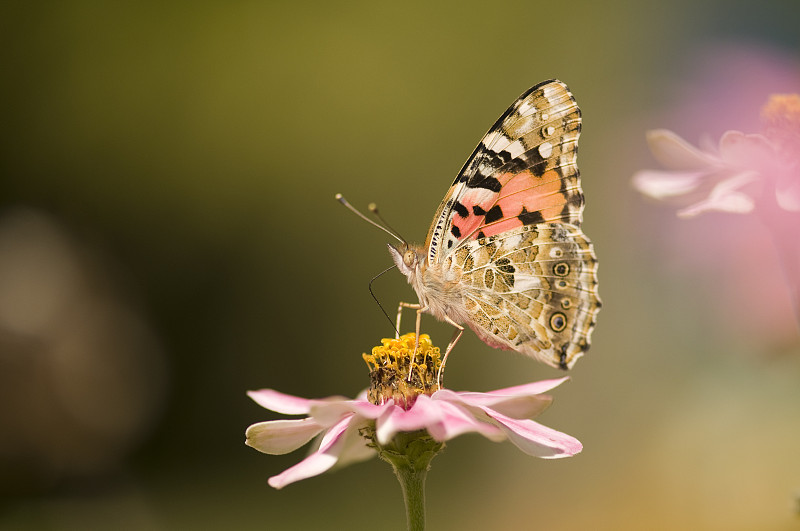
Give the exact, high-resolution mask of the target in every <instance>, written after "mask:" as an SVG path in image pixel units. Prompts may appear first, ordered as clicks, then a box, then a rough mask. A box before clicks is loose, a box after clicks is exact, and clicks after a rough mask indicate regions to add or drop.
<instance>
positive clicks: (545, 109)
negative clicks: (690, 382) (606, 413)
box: [340, 80, 601, 377]
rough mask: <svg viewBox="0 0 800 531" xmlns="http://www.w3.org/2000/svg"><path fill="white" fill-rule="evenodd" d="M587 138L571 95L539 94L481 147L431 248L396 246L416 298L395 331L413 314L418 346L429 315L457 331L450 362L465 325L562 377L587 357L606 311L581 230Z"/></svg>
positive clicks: (441, 214)
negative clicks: (580, 154)
mask: <svg viewBox="0 0 800 531" xmlns="http://www.w3.org/2000/svg"><path fill="white" fill-rule="evenodd" d="M580 130H581V112H580V109H579V108H578V105H577V103H576V102H575V99H574V97H573V96H572V94H571V93H570V91H569V89H568V88H567V86H566V85H565V84H564V83H562V82H560V81H558V80H549V81H544V82H542V83H539V84H537V85H535V86H534V87H532V88H531V89H529V90H528V91H526V92H525V93H524V94H522V95H521V96H520V97H519V98H518V99H517V100H516V101H515V102H514V103H513V104H512V105H511V106H510V107H509V108H508V109H507V110H506V112H504V113H503V115H502V116H500V118H499V119H498V120H497V122H495V124H494V125H493V126H492V127H491V129H489V132H488V133H486V135H485V136H484V137H483V139H482V140H481V142H480V144H478V147H477V148H475V151H473V153H472V155H471V156H470V157H469V159H468V160H467V162H466V163H465V164H464V167H463V168H462V169H461V171H460V172H459V173H458V176H457V177H456V178H455V180H454V181H453V184H452V185H451V186H450V189H449V190H448V191H447V194H446V195H445V197H444V199H443V200H442V202H441V204H440V206H439V209H438V210H437V211H436V215H435V216H434V218H433V222H432V224H431V227H430V230H429V231H428V236H427V238H426V240H425V244H424V245H411V244H408V243H406V242H405V241H404V240H402V238H399V237H398V239H399V240H400V241H401V242H402V243H401V244H400V245H392V244H389V252H390V254H391V255H392V259H393V261H394V263H395V265H396V266H397V268H398V269H399V270H400V271H401V272H402V273H403V274H404V275H405V276H406V277H407V278H408V282H409V284H411V286H412V287H413V288H414V291H416V293H417V296H418V298H419V303H418V304H409V303H401V308H399V309H398V320H399V314H400V312H401V310H402V307H408V308H414V309H416V310H417V336H419V326H420V325H419V322H420V316H421V314H422V313H429V314H431V315H433V316H434V317H436V318H438V319H439V320H441V321H445V322H447V323H450V324H451V325H453V326H454V327H455V328H456V330H455V333H454V335H453V338H452V339H451V341H450V343H449V344H448V347H447V351H446V352H445V357H444V361H445V362H446V360H447V355H448V354H449V353H450V351H451V350H452V348H453V347H454V346H455V344H456V342H457V341H458V339H459V338H460V337H461V334H462V333H463V330H464V327H463V326H462V325H464V324H466V325H467V326H469V328H471V329H472V330H473V331H474V332H475V333H476V334H477V335H478V337H479V338H480V339H481V340H483V341H484V342H485V343H486V344H488V345H490V346H492V347H495V348H499V349H504V350H514V351H517V352H520V353H522V354H525V355H527V356H530V357H532V358H534V359H537V360H539V361H541V362H544V363H546V364H548V365H551V366H553V367H558V368H561V369H565V370H566V369H569V368H571V367H572V366H573V365H574V364H575V361H576V360H577V359H578V358H580V357H581V356H582V355H583V353H584V352H585V351H586V350H587V349H588V348H589V344H590V336H591V333H592V330H593V329H594V326H595V322H596V317H597V313H598V311H599V309H600V306H601V302H600V299H599V297H598V294H597V258H596V257H595V253H594V249H593V246H592V243H591V242H590V241H589V239H588V238H587V237H586V236H585V235H584V234H583V231H582V230H581V222H582V218H583V207H584V197H583V191H582V190H581V186H580V174H579V171H578V166H577V164H576V157H577V149H578V136H579V135H580ZM340 200H341V199H340ZM395 237H397V236H395ZM440 377H441V375H440Z"/></svg>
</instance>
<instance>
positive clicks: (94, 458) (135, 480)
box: [0, 0, 800, 530]
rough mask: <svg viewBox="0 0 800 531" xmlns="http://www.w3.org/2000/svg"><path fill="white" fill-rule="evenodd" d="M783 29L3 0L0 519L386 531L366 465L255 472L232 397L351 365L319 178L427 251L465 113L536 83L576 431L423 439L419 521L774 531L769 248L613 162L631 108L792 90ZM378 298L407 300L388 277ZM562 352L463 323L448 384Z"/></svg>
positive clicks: (776, 12)
mask: <svg viewBox="0 0 800 531" xmlns="http://www.w3.org/2000/svg"><path fill="white" fill-rule="evenodd" d="M798 27H800V4H798V3H797V2H796V1H795V0H786V1H778V0H772V1H762V2H738V1H723V0H717V1H705V2H697V1H695V0H676V1H672V2H649V1H648V2H642V1H638V0H631V1H610V2H593V1H574V2H538V1H527V2H512V1H500V2H490V3H486V2H473V1H467V2H401V3H380V2H371V1H369V2H342V3H338V2H283V1H279V2H192V3H189V2H186V3H180V2H176V3H163V2H145V3H139V2H136V3H134V2H131V3H119V2H113V3H112V2H80V1H71V2H3V3H2V5H0V66H1V67H2V76H0V101H1V102H2V103H0V113H1V114H0V116H2V127H1V128H0V131H1V133H0V135H2V138H1V139H0V528H2V529H23V530H24V529H53V530H62V529H91V528H97V529H112V528H114V529H155V530H160V529H375V528H380V529H403V528H404V525H405V522H404V511H403V506H402V500H401V497H400V491H399V488H398V485H397V483H396V480H395V479H394V477H393V475H392V474H391V472H390V470H389V468H388V466H387V465H385V464H384V463H381V462H379V461H377V460H374V461H371V462H367V463H364V464H360V465H357V466H353V467H351V468H347V469H343V470H340V471H338V472H336V473H332V474H327V475H324V476H321V477H318V478H315V479H311V480H308V481H304V482H301V483H298V484H295V485H291V486H289V487H287V488H286V489H285V490H282V491H275V490H273V489H271V488H270V487H269V486H268V485H267V482H266V480H267V478H268V477H269V476H271V475H274V474H276V473H278V472H280V471H282V470H283V469H285V468H287V467H288V466H290V465H292V464H294V463H295V462H297V461H298V460H299V459H300V458H301V457H302V451H300V452H297V453H295V454H291V455H288V456H279V457H272V456H264V455H262V454H259V453H258V452H256V451H254V450H252V449H251V448H248V447H246V446H245V445H244V444H243V441H244V430H245V428H246V427H247V425H249V424H250V423H253V422H257V421H261V420H267V419H271V418H276V416H275V415H273V414H271V413H270V412H267V411H265V410H263V409H261V408H259V407H258V406H257V405H255V404H254V403H252V402H251V401H250V400H249V399H248V398H247V397H246V396H245V391H247V390H249V389H258V388H263V387H271V388H276V389H279V390H282V391H285V392H288V393H292V394H297V395H300V396H308V397H321V396H327V395H332V394H344V395H349V396H353V395H355V394H356V393H357V392H358V391H359V390H361V389H362V388H364V387H365V386H366V385H367V370H366V367H365V365H364V362H363V361H362V360H361V353H362V352H365V351H368V350H369V349H370V348H371V347H372V346H373V345H375V344H378V342H379V340H380V338H381V337H383V336H387V335H389V334H391V328H390V327H389V325H388V323H387V322H386V320H385V318H384V316H383V315H382V314H381V312H380V310H379V309H378V307H377V306H376V305H375V304H374V302H373V301H372V299H371V298H370V296H369V293H368V291H367V284H368V282H369V280H370V278H372V277H373V276H374V275H375V274H376V273H378V272H379V271H381V270H383V269H384V268H385V267H387V266H388V265H390V259H389V256H388V254H387V253H386V250H385V243H386V241H387V237H386V236H385V235H384V234H382V233H380V232H379V231H377V230H375V229H374V228H372V227H369V226H368V225H366V224H365V223H363V222H361V221H359V220H358V219H356V218H355V217H354V216H353V215H351V214H350V213H348V212H347V211H345V210H344V209H343V208H342V207H341V206H340V205H339V204H337V203H336V202H335V201H334V200H333V196H334V194H335V193H336V192H342V193H344V194H345V196H347V197H348V199H350V201H351V202H352V203H354V204H355V205H357V206H359V207H362V208H363V207H364V206H365V205H366V204H367V203H369V202H371V201H375V202H377V203H378V204H379V205H380V206H381V209H382V212H383V213H384V215H385V217H386V218H388V219H389V220H390V222H391V223H392V224H393V225H394V226H395V227H396V228H397V229H398V230H399V231H400V232H401V233H402V234H403V235H405V236H406V238H408V239H410V240H417V241H420V240H423V239H424V237H425V233H426V231H427V229H428V225H429V223H430V220H431V217H432V214H433V212H434V211H435V209H436V207H437V206H438V202H439V201H440V199H441V197H442V196H443V194H444V192H445V190H446V189H447V186H448V185H449V183H450V182H451V180H452V178H453V176H454V175H455V173H456V172H457V171H458V169H459V168H460V167H461V165H462V163H463V162H464V160H465V158H466V157H467V155H469V153H471V152H472V150H473V148H474V146H475V145H476V143H477V142H478V140H479V139H480V137H481V135H482V134H483V133H484V132H485V131H486V129H487V128H488V126H489V125H491V124H492V123H493V122H494V120H495V119H496V118H497V116H499V115H500V113H502V112H503V110H504V109H505V108H506V107H507V106H508V105H509V104H510V103H511V102H512V101H513V100H514V98H516V97H517V95H519V94H520V93H521V92H523V91H524V90H526V89H527V88H528V87H530V86H531V85H533V84H535V83H537V82H539V81H541V80H544V79H548V78H551V77H558V78H560V79H562V80H563V81H565V82H566V83H567V84H568V85H569V86H570V88H571V89H572V91H573V93H574V94H575V96H576V98H577V100H578V103H579V104H580V106H581V107H582V110H583V116H584V128H583V135H582V137H581V147H580V157H579V163H580V167H581V171H582V175H583V182H584V190H585V193H586V197H587V207H586V213H585V223H584V228H585V231H586V233H587V234H588V235H589V236H590V237H591V238H592V239H593V240H594V242H595V245H596V250H597V254H598V255H599V258H600V270H599V275H600V281H601V283H600V292H601V296H602V297H603V300H604V303H605V306H604V309H603V310H602V312H601V314H600V316H599V323H598V327H597V329H596V332H595V334H594V338H593V339H594V341H593V343H594V345H593V348H592V350H591V351H590V353H589V354H588V355H587V356H586V357H585V359H583V360H581V362H579V363H578V365H577V366H576V368H575V370H574V371H573V374H572V381H571V382H569V383H568V384H565V385H563V386H562V387H560V388H559V389H557V390H555V391H554V393H553V394H554V395H555V403H554V405H553V407H552V408H551V409H550V410H549V411H548V412H546V413H545V414H544V415H543V416H542V417H541V418H540V420H541V422H543V423H544V424H546V425H548V426H551V427H554V428H556V429H559V430H561V431H564V432H566V433H569V434H571V435H574V436H576V437H578V438H579V439H580V440H581V441H582V442H583V443H584V446H585V449H584V451H583V453H582V454H580V455H578V456H577V457H574V458H571V459H567V460H559V461H543V460H536V459H533V458H530V457H527V456H525V455H523V454H522V453H520V452H518V451H517V450H516V449H515V448H514V447H513V446H511V445H510V444H507V443H506V444H492V443H490V442H488V441H486V440H484V439H482V438H480V437H478V436H473V437H462V438H460V439H457V440H455V441H453V442H452V443H450V444H449V445H448V449H447V451H446V452H445V453H444V454H443V455H441V456H439V457H437V458H436V460H435V461H434V466H433V470H432V472H431V473H430V475H429V480H428V520H429V526H430V529H442V530H444V529H553V530H573V529H603V530H605V529H607V530H612V529H613V530H623V529H631V530H638V529H654V530H660V529H664V530H667V529H711V530H716V529H719V530H723V529H724V530H755V529H758V530H763V529H770V530H772V529H777V530H783V529H787V530H788V529H797V528H798V527H799V526H800V516H798V505H800V502H799V501H798V496H799V495H800V454H798V448H800V421H799V420H798V418H799V417H798V412H800V385H799V384H800V366H799V364H800V347H798V331H797V327H796V324H795V321H794V318H793V316H792V313H791V304H790V301H789V299H788V295H787V293H786V288H785V284H784V283H783V280H782V278H781V270H780V267H779V265H778V263H777V257H776V254H775V251H774V248H773V246H772V242H771V241H770V239H769V236H768V235H767V234H766V232H765V230H764V229H763V227H761V226H760V225H759V224H758V223H757V221H756V220H754V219H752V218H748V217H745V216H739V217H737V216H730V215H727V216H726V215H722V214H720V215H707V216H703V217H701V218H698V219H695V220H691V221H683V220H678V219H676V218H675V216H674V209H673V208H671V207H668V206H664V205H659V204H655V203H652V202H649V201H647V200H645V199H644V198H642V197H640V196H639V195H637V193H636V192H634V191H633V190H632V188H631V185H630V179H631V176H632V175H633V173H635V172H636V171H637V170H639V169H641V168H644V167H656V166H657V165H656V163H655V161H654V159H653V158H652V157H651V155H650V154H649V152H648V149H647V146H646V143H645V137H644V132H645V131H646V130H647V129H649V128H655V127H668V128H671V129H673V130H675V131H676V132H678V133H679V134H681V135H682V136H684V137H685V138H687V139H689V140H691V141H696V140H698V139H699V138H700V137H701V136H702V135H705V134H707V135H709V136H710V138H718V136H719V135H720V134H721V133H722V132H723V131H724V130H726V129H741V130H745V131H757V129H758V125H757V123H758V110H759V107H760V106H761V105H762V104H763V103H764V102H765V101H766V98H767V95H769V94H770V93H772V92H800V62H799V61H798V60H799V59H800V54H799V53H798V52H800V31H798ZM375 290H376V293H377V294H378V296H379V298H380V299H381V301H382V302H383V304H384V305H385V306H386V307H387V308H389V309H390V311H392V309H393V308H395V304H396V302H397V301H398V300H414V295H413V293H412V291H411V290H410V288H409V287H408V286H407V285H406V284H405V280H404V279H403V278H402V277H401V275H399V274H397V273H396V272H393V273H392V274H390V275H386V276H385V277H382V278H381V279H380V280H378V281H376V283H375ZM407 322H410V319H409V320H408V321H407ZM423 330H424V331H426V332H428V333H430V334H431V335H432V337H433V339H434V341H435V342H437V343H438V344H440V345H444V344H446V342H447V340H448V339H449V337H450V333H451V332H450V329H449V327H447V326H446V325H442V324H439V323H436V322H434V320H433V319H432V318H427V319H426V320H424V321H423ZM559 374H560V373H559V372H558V371H556V370H553V369H550V368H547V367H544V366H541V365H538V364H535V363H533V362H531V361H529V360H527V359H523V358H522V357H521V356H518V355H514V354H512V353H507V352H498V351H494V350H492V349H491V348H489V347H487V346H485V345H483V344H482V343H481V342H480V341H478V340H477V339H476V338H475V337H474V335H473V334H466V335H465V336H464V339H462V342H461V343H460V344H459V346H458V349H457V350H456V352H455V353H454V355H453V356H452V357H451V359H450V363H449V364H448V374H447V385H448V386H449V387H452V388H455V389H464V390H466V389H470V390H482V391H485V390H490V389H494V388H498V387H503V386H508V385H514V384H518V383H523V382H527V381H530V380H536V379H543V378H552V377H556V376H559Z"/></svg>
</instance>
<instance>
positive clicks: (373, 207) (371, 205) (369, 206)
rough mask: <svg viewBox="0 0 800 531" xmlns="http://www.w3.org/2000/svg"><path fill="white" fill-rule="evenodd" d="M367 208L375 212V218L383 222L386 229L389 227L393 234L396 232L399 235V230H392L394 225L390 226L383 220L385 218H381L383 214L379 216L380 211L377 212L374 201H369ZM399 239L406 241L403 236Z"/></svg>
mask: <svg viewBox="0 0 800 531" xmlns="http://www.w3.org/2000/svg"><path fill="white" fill-rule="evenodd" d="M367 209H368V210H369V211H370V212H372V213H373V214H375V217H377V218H378V219H379V220H380V221H381V223H383V224H384V226H385V227H386V228H387V229H389V230H390V231H392V232H393V233H394V234H397V235H398V237H399V235H400V233H399V232H397V231H396V230H394V227H392V226H391V225H389V224H388V223H387V222H386V220H385V219H383V216H381V213H380V212H378V205H376V204H375V203H370V204H369V205H367ZM400 240H401V241H402V242H403V243H407V242H406V241H405V240H404V239H403V238H400Z"/></svg>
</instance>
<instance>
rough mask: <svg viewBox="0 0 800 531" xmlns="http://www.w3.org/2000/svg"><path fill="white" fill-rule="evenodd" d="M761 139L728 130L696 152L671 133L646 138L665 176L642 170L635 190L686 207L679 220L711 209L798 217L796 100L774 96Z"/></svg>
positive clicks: (799, 119)
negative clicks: (714, 145)
mask: <svg viewBox="0 0 800 531" xmlns="http://www.w3.org/2000/svg"><path fill="white" fill-rule="evenodd" d="M762 120H763V122H764V127H763V133H764V134H744V133H741V132H739V131H728V132H726V133H725V134H723V135H722V138H721V139H720V141H719V147H718V148H717V149H713V148H707V149H698V148H696V147H694V146H692V145H691V144H689V143H688V142H686V141H685V140H683V139H682V138H681V137H679V136H678V135H676V134H675V133H673V132H671V131H668V130H665V129H657V130H654V131H649V132H648V133H647V141H648V143H649V145H650V149H651V151H652V152H653V155H654V156H655V157H656V159H657V160H658V161H659V162H661V164H663V165H664V166H666V167H667V168H668V170H667V171H659V170H644V171H640V172H638V173H637V174H636V175H634V177H633V184H634V186H635V187H636V188H637V189H638V190H639V191H640V192H642V193H643V194H645V195H648V196H650V197H653V198H655V199H663V200H677V202H679V203H681V204H683V205H686V206H684V207H683V208H682V209H681V210H679V211H678V216H680V217H692V216H696V215H697V214H700V213H702V212H706V211H709V210H718V211H723V212H733V213H740V214H742V213H750V212H753V211H754V210H756V208H757V206H758V208H759V210H760V211H761V215H763V216H766V217H771V216H773V215H774V212H773V211H774V210H775V209H781V210H784V211H788V212H800V96H798V95H797V94H791V95H773V96H772V97H771V98H770V100H769V102H768V103H767V105H766V106H765V107H764V108H763V110H762Z"/></svg>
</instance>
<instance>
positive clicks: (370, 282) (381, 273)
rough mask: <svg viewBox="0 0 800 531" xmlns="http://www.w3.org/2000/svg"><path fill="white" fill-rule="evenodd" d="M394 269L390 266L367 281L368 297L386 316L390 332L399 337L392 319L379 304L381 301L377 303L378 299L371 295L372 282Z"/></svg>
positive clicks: (373, 294)
mask: <svg viewBox="0 0 800 531" xmlns="http://www.w3.org/2000/svg"><path fill="white" fill-rule="evenodd" d="M395 267H397V266H395V265H393V266H391V267H387V268H386V269H384V270H383V271H381V272H380V273H378V274H377V275H375V276H374V277H372V280H370V281H369V294H370V295H372V298H373V299H375V302H376V303H377V305H378V308H380V309H381V311H382V312H383V315H385V316H386V319H388V320H389V324H390V325H391V326H392V330H394V331H395V333H396V334H397V335H398V336H399V335H400V332H399V331H398V330H397V328H395V325H394V322H393V321H392V318H391V317H389V314H388V313H386V310H385V309H384V308H383V305H382V304H381V301H379V300H378V297H376V296H375V293H373V291H372V283H373V282H375V280H377V279H378V277H380V276H381V275H383V274H384V273H386V272H387V271H391V270H392V269H394V268H395Z"/></svg>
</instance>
